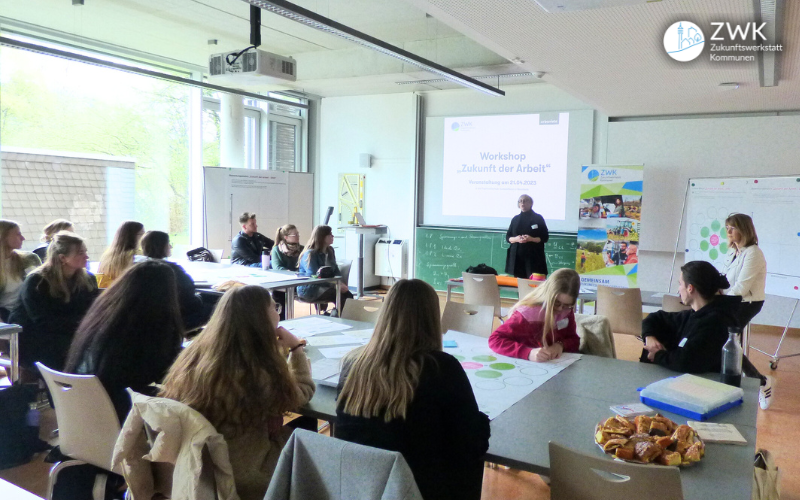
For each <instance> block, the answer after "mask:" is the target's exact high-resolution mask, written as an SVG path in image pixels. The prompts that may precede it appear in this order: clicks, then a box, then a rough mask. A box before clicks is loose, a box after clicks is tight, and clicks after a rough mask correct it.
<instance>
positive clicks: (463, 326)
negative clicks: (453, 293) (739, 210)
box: [348, 301, 494, 337]
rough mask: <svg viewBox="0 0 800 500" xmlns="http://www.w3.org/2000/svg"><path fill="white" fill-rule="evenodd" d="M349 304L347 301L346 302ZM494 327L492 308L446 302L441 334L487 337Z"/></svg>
mask: <svg viewBox="0 0 800 500" xmlns="http://www.w3.org/2000/svg"><path fill="white" fill-rule="evenodd" d="M348 302H349V301H348ZM493 326H494V308H493V307H492V306H477V305H475V304H461V303H459V302H452V301H451V302H447V303H446V304H445V305H444V311H443V312H442V333H444V332H446V331H448V330H455V331H457V332H463V333H469V334H470V335H477V336H478V337H489V335H491V334H492V329H493V328H492V327H493Z"/></svg>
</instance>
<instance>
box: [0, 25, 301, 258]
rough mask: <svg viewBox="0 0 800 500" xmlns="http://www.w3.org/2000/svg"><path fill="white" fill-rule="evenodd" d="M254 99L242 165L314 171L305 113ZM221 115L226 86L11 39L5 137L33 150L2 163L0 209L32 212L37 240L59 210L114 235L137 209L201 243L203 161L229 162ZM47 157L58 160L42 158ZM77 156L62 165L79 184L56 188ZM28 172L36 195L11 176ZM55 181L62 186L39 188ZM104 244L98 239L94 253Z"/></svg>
mask: <svg viewBox="0 0 800 500" xmlns="http://www.w3.org/2000/svg"><path fill="white" fill-rule="evenodd" d="M32 41H33V42H34V43H43V44H45V45H47V43H45V42H40V41H37V40H32ZM58 48H60V49H62V50H64V47H58ZM86 54H87V55H90V56H92V57H100V56H98V54H94V53H91V52H87V53H86ZM101 58H105V59H108V57H106V56H102V57H101ZM119 62H122V63H123V64H131V61H128V60H122V59H120V60H119ZM138 65H139V66H141V64H138ZM151 69H152V68H151ZM156 71H161V72H163V71H164V70H163V68H156ZM181 76H184V77H187V78H188V77H190V73H185V74H181ZM201 93H202V96H201ZM295 101H296V102H297V103H298V104H300V103H302V102H303V101H302V100H300V99H295ZM244 107H245V109H244V118H243V120H244V123H243V124H241V125H243V127H244V152H243V153H244V156H243V157H244V164H243V165H242V166H243V167H244V168H251V169H281V170H295V171H302V170H305V169H306V167H305V164H304V162H305V160H304V158H305V152H304V151H303V150H302V148H303V147H305V146H304V141H303V136H304V135H305V133H306V125H305V120H306V117H305V111H303V110H302V109H301V108H299V107H296V106H292V105H291V103H287V104H286V105H284V104H275V103H269V102H267V101H261V100H251V99H246V100H245V101H244ZM223 118H224V117H221V116H220V95H219V93H217V92H212V91H205V90H203V91H202V92H201V91H199V90H197V89H196V88H194V87H191V86H187V85H184V84H180V83H173V82H170V81H165V80H161V79H157V78H152V77H149V76H144V75H139V74H134V73H130V72H123V71H119V70H116V69H112V68H108V67H103V66H95V65H91V64H85V63H82V62H77V61H73V60H70V59H64V58H59V57H54V56H50V55H44V54H39V53H34V52H28V51H23V50H19V49H15V48H9V47H3V48H2V49H0V140H1V141H2V143H1V144H0V146H2V148H3V150H4V153H3V154H4V157H3V158H4V160H5V159H6V158H7V157H8V158H10V157H9V156H8V154H11V153H9V151H11V150H14V151H15V153H13V154H17V152H16V151H22V152H21V153H19V154H23V155H28V156H24V157H23V156H20V161H28V162H30V163H27V164H22V163H20V164H15V165H13V166H14V169H15V170H14V171H13V172H12V171H10V170H9V171H8V172H5V170H8V169H7V167H8V166H9V165H11V163H8V162H6V161H4V164H3V171H0V178H1V179H2V182H0V184H2V199H1V200H0V203H1V204H2V209H0V216H1V215H5V216H9V215H8V214H9V213H10V210H11V208H14V209H15V210H16V212H14V213H16V214H20V213H24V214H29V215H30V216H29V217H27V216H26V217H27V219H25V220H20V222H23V224H27V226H28V227H26V234H27V236H28V239H29V242H27V244H28V246H32V245H34V244H35V236H36V233H37V232H38V230H39V229H40V228H41V227H42V226H43V225H44V224H46V223H47V222H49V220H52V219H55V218H61V217H63V218H69V219H74V221H75V222H76V228H77V230H78V231H79V232H80V231H84V232H87V233H88V232H89V231H90V230H91V231H94V232H95V233H98V234H99V233H102V235H103V237H102V239H103V241H104V242H105V243H106V244H107V240H108V238H109V237H110V235H112V234H113V231H114V229H116V225H117V224H118V223H119V222H120V221H121V220H125V219H128V218H131V219H136V220H139V221H141V222H143V223H144V224H145V227H146V229H158V230H163V231H167V232H168V233H169V234H170V235H171V237H172V239H173V243H175V244H189V243H190V241H189V239H190V234H191V235H192V240H193V241H195V242H197V241H198V240H197V237H196V235H197V234H202V230H201V228H200V227H199V226H201V225H202V217H199V218H198V216H197V214H198V213H199V211H200V210H201V208H202V202H201V200H202V196H201V194H200V193H201V191H202V181H200V178H201V177H202V166H203V165H205V166H220V157H221V151H220V138H221V136H222V135H223V133H224V132H225V129H224V128H225V127H226V123H225V122H224V119H223ZM23 150H24V151H23ZM58 155H62V157H70V158H72V159H71V160H69V161H68V162H63V164H60V163H59V160H57V159H55V160H54V159H53V158H58V157H59V156H58ZM43 156H46V157H47V158H48V159H47V160H46V161H45V163H43V164H40V163H41V158H42V157H43ZM7 163H8V165H7ZM67 164H69V165H73V166H71V167H69V168H71V169H72V170H70V171H69V172H68V173H64V172H62V173H61V174H58V175H62V174H63V175H66V176H67V178H69V179H70V184H69V186H65V185H61V186H58V185H57V184H58V183H59V181H57V178H61V177H58V176H57V175H56V173H58V172H59V171H62V170H64V169H67V166H66V165H67ZM19 165H24V166H22V167H20V166H19ZM20 171H21V172H22V175H23V176H26V179H25V180H24V182H23V183H24V184H25V185H26V186H27V187H26V188H25V189H29V190H30V193H27V191H26V192H25V193H23V192H22V191H19V189H21V188H17V187H15V186H13V182H11V176H15V175H19V174H18V172H20ZM193 176H195V177H193ZM6 177H9V178H8V179H7V178H6ZM28 177H30V179H28ZM7 180H8V181H9V182H6V181H7ZM46 185H50V186H52V188H48V189H49V191H47V190H45V191H47V192H46V193H45V192H44V191H42V190H41V189H39V190H38V191H37V189H38V188H40V187H42V186H46ZM51 192H52V193H53V194H51ZM26 193H27V194H26ZM190 212H191V213H190ZM193 214H195V215H193ZM18 218H19V216H18ZM193 224H194V225H195V226H196V227H194V228H192V227H190V226H192V225H193ZM99 228H100V229H99ZM191 229H195V230H196V231H194V232H192V231H191ZM97 238H100V236H97ZM26 248H27V247H26ZM101 250H102V249H101V248H94V247H92V253H93V255H92V257H93V258H97V257H99V254H98V252H99V251H101Z"/></svg>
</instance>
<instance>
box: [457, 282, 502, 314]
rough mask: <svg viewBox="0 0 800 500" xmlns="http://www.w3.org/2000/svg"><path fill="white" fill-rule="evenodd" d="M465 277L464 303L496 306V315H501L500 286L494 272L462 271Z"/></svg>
mask: <svg viewBox="0 0 800 500" xmlns="http://www.w3.org/2000/svg"><path fill="white" fill-rule="evenodd" d="M461 277H462V278H463V279H464V303H465V304H474V305H479V306H492V307H494V315H495V316H497V317H498V318H499V317H501V312H500V287H499V286H497V278H496V277H495V275H494V274H471V273H467V272H464V273H461Z"/></svg>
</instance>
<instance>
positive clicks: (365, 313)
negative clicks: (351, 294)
mask: <svg viewBox="0 0 800 500" xmlns="http://www.w3.org/2000/svg"><path fill="white" fill-rule="evenodd" d="M381 307H383V302H379V301H377V300H357V299H350V300H348V301H347V302H345V303H344V311H342V319H349V320H352V321H364V322H366V323H372V324H373V325H374V324H375V323H376V322H377V321H378V315H379V314H380V312H381Z"/></svg>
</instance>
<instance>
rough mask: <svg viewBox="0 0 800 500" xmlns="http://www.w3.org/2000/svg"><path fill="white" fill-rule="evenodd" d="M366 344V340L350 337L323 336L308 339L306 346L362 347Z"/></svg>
mask: <svg viewBox="0 0 800 500" xmlns="http://www.w3.org/2000/svg"><path fill="white" fill-rule="evenodd" d="M366 343H367V340H366V339H364V338H360V337H354V336H350V335H324V336H322V337H310V338H309V339H308V345H312V346H315V347H320V346H328V345H347V344H358V345H364V344H366Z"/></svg>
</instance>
